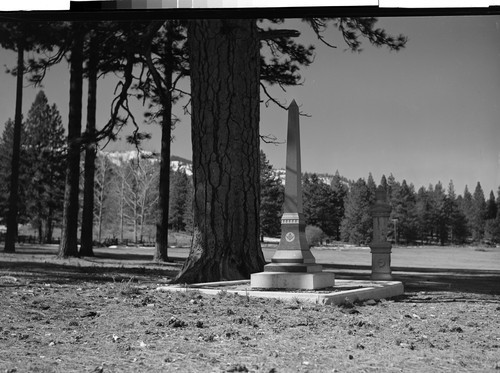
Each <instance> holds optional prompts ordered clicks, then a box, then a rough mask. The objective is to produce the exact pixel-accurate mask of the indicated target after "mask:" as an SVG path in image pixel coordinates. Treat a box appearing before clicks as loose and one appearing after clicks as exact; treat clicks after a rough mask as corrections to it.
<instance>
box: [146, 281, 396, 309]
mask: <svg viewBox="0 0 500 373" xmlns="http://www.w3.org/2000/svg"><path fill="white" fill-rule="evenodd" d="M156 290H157V291H163V292H176V291H183V292H189V291H198V292H200V293H202V294H208V295H217V294H218V293H220V292H221V291H223V292H227V293H229V294H236V295H241V296H249V297H256V298H274V299H281V300H284V301H291V300H301V301H306V302H312V303H317V304H342V303H345V302H346V301H347V302H355V301H363V300H368V299H374V300H378V299H386V298H391V297H396V296H398V295H401V294H403V293H404V286H403V283H402V282H400V281H369V280H335V286H334V287H332V288H327V289H323V290H295V291H294V290H272V289H270V290H266V289H262V290H259V289H252V288H251V286H250V281H249V280H242V281H221V282H208V283H199V284H191V285H169V286H160V287H158V288H157V289H156Z"/></svg>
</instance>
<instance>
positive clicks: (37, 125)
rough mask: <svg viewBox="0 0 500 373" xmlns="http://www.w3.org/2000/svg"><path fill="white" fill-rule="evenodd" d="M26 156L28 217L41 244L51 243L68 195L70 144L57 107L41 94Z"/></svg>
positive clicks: (27, 127) (33, 114)
mask: <svg viewBox="0 0 500 373" xmlns="http://www.w3.org/2000/svg"><path fill="white" fill-rule="evenodd" d="M25 131H26V137H25V139H24V142H23V143H24V149H25V151H24V153H25V157H26V161H27V164H28V165H29V166H28V167H29V169H27V172H28V174H27V177H28V178H29V180H28V189H29V191H30V193H29V195H28V196H27V199H26V205H27V214H28V216H29V217H30V220H31V223H32V225H33V226H35V227H36V228H37V229H38V239H39V242H49V243H50V242H51V241H52V232H53V229H54V225H55V224H56V223H59V222H60V221H61V213H62V200H63V196H64V179H65V155H66V144H65V138H64V127H63V125H62V119H61V115H60V114H59V111H58V109H57V106H56V105H55V104H53V105H52V106H51V105H49V103H48V100H47V97H46V96H45V93H44V92H43V91H40V92H38V94H37V96H36V98H35V101H34V102H33V104H32V106H31V109H30V111H29V112H28V116H27V118H26V125H25Z"/></svg>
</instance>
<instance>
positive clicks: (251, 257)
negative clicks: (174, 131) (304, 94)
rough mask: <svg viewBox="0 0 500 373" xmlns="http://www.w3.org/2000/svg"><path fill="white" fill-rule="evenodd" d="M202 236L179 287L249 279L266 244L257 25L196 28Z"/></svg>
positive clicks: (198, 225) (197, 210) (198, 227)
mask: <svg viewBox="0 0 500 373" xmlns="http://www.w3.org/2000/svg"><path fill="white" fill-rule="evenodd" d="M188 39H189V43H190V48H191V51H190V68H191V92H192V142H193V177H194V188H195V196H194V233H193V234H194V237H193V243H192V247H191V251H190V254H189V257H188V259H187V260H186V262H185V263H184V266H183V268H182V270H181V272H180V273H179V275H178V276H177V277H176V279H175V280H174V281H175V282H177V283H194V282H204V281H219V280H236V279H248V278H250V274H251V273H254V272H259V271H262V270H263V266H264V263H265V261H264V256H263V254H262V250H261V248H260V241H259V38H258V34H257V27H256V22H255V20H251V19H240V20H237V19H227V20H209V19H207V20H193V21H190V23H189V28H188Z"/></svg>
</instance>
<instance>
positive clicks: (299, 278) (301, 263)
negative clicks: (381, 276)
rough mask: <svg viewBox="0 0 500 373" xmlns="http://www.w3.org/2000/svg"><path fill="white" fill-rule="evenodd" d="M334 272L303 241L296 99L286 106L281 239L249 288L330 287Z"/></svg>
mask: <svg viewBox="0 0 500 373" xmlns="http://www.w3.org/2000/svg"><path fill="white" fill-rule="evenodd" d="M334 283H335V275H334V274H333V273H327V272H322V267H321V265H319V264H316V259H315V258H314V256H313V255H312V253H311V250H310V249H309V244H308V243H307V240H306V234H305V221H304V216H303V210H302V171H301V165H300V128H299V108H298V106H297V103H296V102H295V100H293V101H292V103H291V104H290V106H289V107H288V133H287V146H286V178H285V202H284V213H283V216H282V218H281V241H280V244H279V246H278V248H277V250H276V253H275V254H274V256H273V258H272V263H271V264H268V265H266V266H265V267H264V272H260V273H254V274H252V276H251V287H252V288H267V289H269V288H276V289H321V288H325V287H330V286H333V285H334Z"/></svg>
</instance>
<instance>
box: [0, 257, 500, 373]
mask: <svg viewBox="0 0 500 373" xmlns="http://www.w3.org/2000/svg"><path fill="white" fill-rule="evenodd" d="M123 259H124V258H117V257H111V258H110V257H97V258H92V259H71V260H56V259H55V258H54V257H53V255H52V254H51V253H46V252H45V253H41V252H40V251H39V250H36V249H32V248H25V250H20V252H19V253H17V254H9V255H7V254H5V253H0V372H251V371H255V372H488V371H500V317H499V315H500V271H468V272H460V271H458V272H447V273H433V272H396V273H394V276H395V277H396V279H398V280H402V281H403V282H404V283H405V290H406V292H405V294H404V296H401V297H398V298H396V299H389V300H383V301H380V302H373V301H372V302H370V301H369V302H365V303H363V304H346V305H343V306H325V305H315V304H309V303H302V302H298V301H296V300H294V301H292V302H282V301H279V300H264V299H258V298H248V297H246V296H244V295H243V296H232V295H228V294H227V293H224V292H220V293H219V294H218V295H216V296H208V295H203V294H201V293H199V292H197V291H188V292H182V293H162V292H158V291H156V287H157V286H158V285H163V284H165V283H167V282H168V280H169V279H170V278H172V277H173V276H174V275H175V273H176V272H177V271H178V270H179V268H180V264H176V263H172V264H169V265H154V264H153V263H151V262H148V261H145V260H142V259H141V258H137V257H136V258H135V259H136V260H135V261H125V260H123ZM336 276H337V278H354V277H360V278H362V277H366V276H367V272H366V271H364V272H363V271H356V270H353V269H349V268H343V269H342V268H339V269H338V270H337V271H336Z"/></svg>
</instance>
